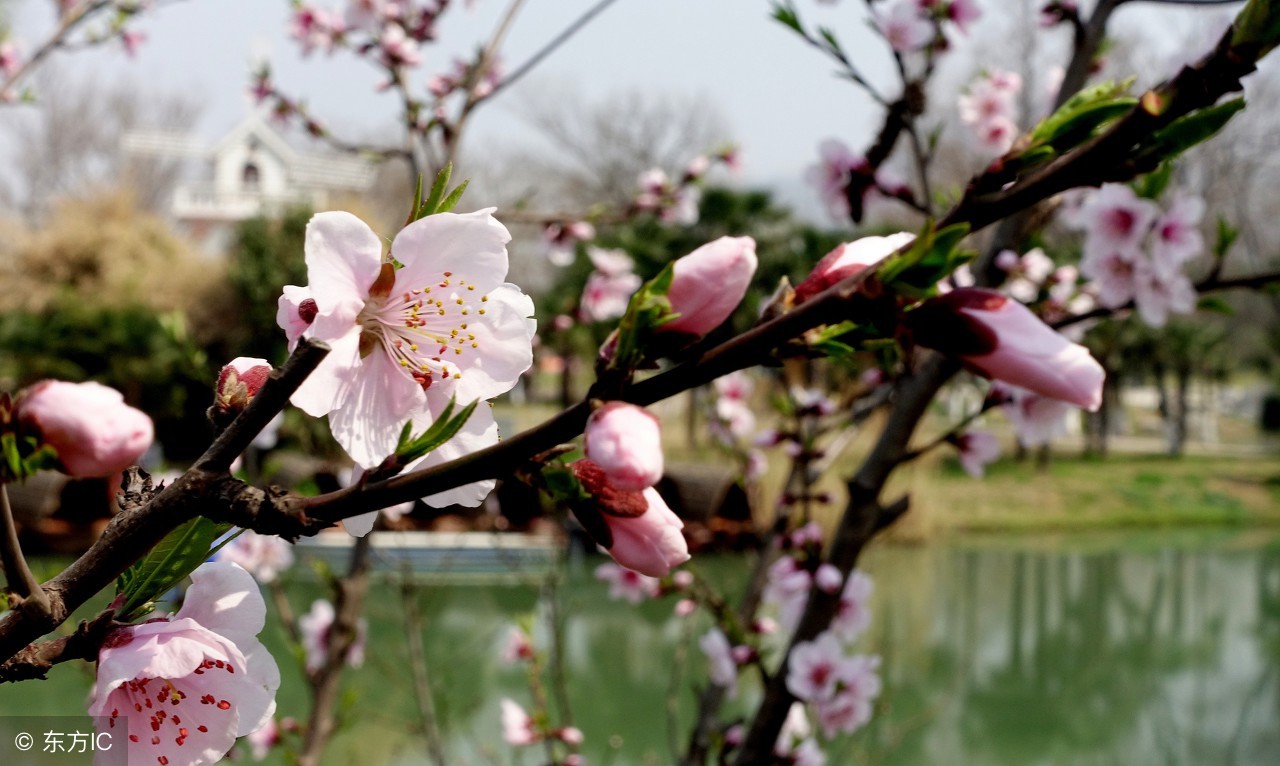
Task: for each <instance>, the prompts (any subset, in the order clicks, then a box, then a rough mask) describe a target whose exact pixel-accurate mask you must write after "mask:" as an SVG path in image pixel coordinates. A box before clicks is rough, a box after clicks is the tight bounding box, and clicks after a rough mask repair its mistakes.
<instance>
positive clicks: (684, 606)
mask: <svg viewBox="0 0 1280 766" xmlns="http://www.w3.org/2000/svg"><path fill="white" fill-rule="evenodd" d="M697 610H698V602H697V601H694V600H693V599H691V598H682V599H680V600H679V601H677V602H676V608H675V615H676V617H688V616H689V615H691V614H693V613H694V612H696V611H697Z"/></svg>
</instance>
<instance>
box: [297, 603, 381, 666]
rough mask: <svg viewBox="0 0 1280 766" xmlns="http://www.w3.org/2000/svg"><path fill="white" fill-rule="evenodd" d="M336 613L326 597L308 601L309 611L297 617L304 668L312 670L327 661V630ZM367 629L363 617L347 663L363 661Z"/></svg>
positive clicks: (353, 664)
mask: <svg viewBox="0 0 1280 766" xmlns="http://www.w3.org/2000/svg"><path fill="white" fill-rule="evenodd" d="M336 618H337V613H336V612H334V609H333V604H331V603H329V602H328V601H326V600H325V599H316V600H315V601H314V602H312V604H311V611H309V612H307V613H306V614H304V615H302V616H301V617H299V618H298V631H299V632H300V633H301V634H302V648H303V651H304V654H305V655H306V666H307V670H308V671H310V672H312V673H314V672H316V671H317V670H319V669H320V668H322V667H324V664H325V663H326V662H328V661H329V641H330V635H329V634H330V632H331V630H332V628H333V623H334V620H335V619H336ZM368 631H369V624H368V621H367V620H365V619H364V618H363V617H362V618H360V621H359V622H358V623H357V624H356V640H355V641H354V642H353V643H352V644H351V648H350V649H348V650H347V656H346V658H345V660H346V663H347V665H349V666H351V667H353V668H358V667H360V666H361V665H363V664H364V647H365V640H366V636H367V634H368Z"/></svg>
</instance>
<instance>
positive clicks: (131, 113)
mask: <svg viewBox="0 0 1280 766" xmlns="http://www.w3.org/2000/svg"><path fill="white" fill-rule="evenodd" d="M38 92H39V93H40V102H39V103H38V104H37V105H36V106H35V107H34V108H16V109H14V110H11V112H10V113H9V115H8V116H9V117H10V119H8V120H6V121H5V123H4V124H3V125H2V126H0V146H3V147H4V151H5V154H7V165H8V168H9V172H8V173H6V174H5V177H4V178H3V179H0V202H3V203H5V205H6V207H10V208H11V209H13V210H16V211H17V212H19V213H20V214H21V215H23V216H24V217H25V218H27V219H28V221H32V222H34V221H36V220H38V219H40V218H43V217H44V216H45V215H47V213H48V212H49V210H50V209H51V205H52V203H53V202H54V201H55V200H56V199H58V198H60V197H83V196H85V195H86V194H87V193H90V192H91V191H94V190H97V189H100V188H101V187H104V186H107V187H117V186H119V187H128V188H130V190H131V192H132V193H133V195H134V198H135V199H136V200H137V203H138V205H139V207H141V208H142V209H144V210H153V211H154V210H159V209H161V208H162V207H163V206H164V205H165V204H167V202H168V196H169V193H170V192H171V190H172V185H173V183H174V181H175V180H176V179H177V176H178V174H179V172H180V169H181V161H180V160H177V159H165V158H136V157H134V158H126V156H125V154H124V152H123V151H122V150H121V139H122V138H123V136H124V134H125V133H126V132H128V131H129V130H131V129H133V128H137V127H142V126H144V125H145V126H147V127H156V128H165V129H169V130H185V129H190V128H191V127H192V126H193V125H194V124H195V121H196V117H197V116H198V114H199V108H198V106H197V105H196V103H195V102H194V101H192V100H190V99H189V98H186V97H184V96H180V95H174V94H163V93H154V92H148V91H146V90H144V89H142V88H141V87H139V86H138V85H137V84H134V83H127V82H126V83H115V84H111V85H104V84H103V83H102V82H101V81H100V80H99V79H98V78H96V77H93V76H90V77H85V78H73V77H72V76H71V75H69V74H68V73H67V72H66V71H62V70H58V69H57V68H56V67H53V66H46V67H44V68H43V69H42V70H41V71H40V72H39V74H38Z"/></svg>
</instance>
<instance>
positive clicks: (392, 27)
mask: <svg viewBox="0 0 1280 766" xmlns="http://www.w3.org/2000/svg"><path fill="white" fill-rule="evenodd" d="M378 47H379V48H381V49H382V63H383V65H384V66H386V67H387V68H388V69H399V68H401V67H415V66H417V65H419V64H421V63H422V53H421V52H419V50H418V43H417V41H415V40H414V39H413V38H411V37H408V36H407V35H405V32H404V27H402V26H400V25H399V24H388V25H387V26H386V28H385V29H384V30H383V32H382V36H381V37H379V38H378Z"/></svg>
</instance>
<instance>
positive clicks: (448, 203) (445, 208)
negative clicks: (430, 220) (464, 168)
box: [436, 178, 471, 213]
mask: <svg viewBox="0 0 1280 766" xmlns="http://www.w3.org/2000/svg"><path fill="white" fill-rule="evenodd" d="M469 183H471V179H470V178H468V179H466V180H464V181H463V182H462V183H460V184H458V186H457V188H456V189H454V190H453V191H451V192H449V196H447V197H445V198H444V201H443V202H441V203H440V207H438V208H436V212H437V213H448V212H449V211H451V210H453V208H454V206H456V205H457V204H458V202H459V201H460V200H461V199H462V193H463V192H465V191H466V190H467V184H469Z"/></svg>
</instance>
